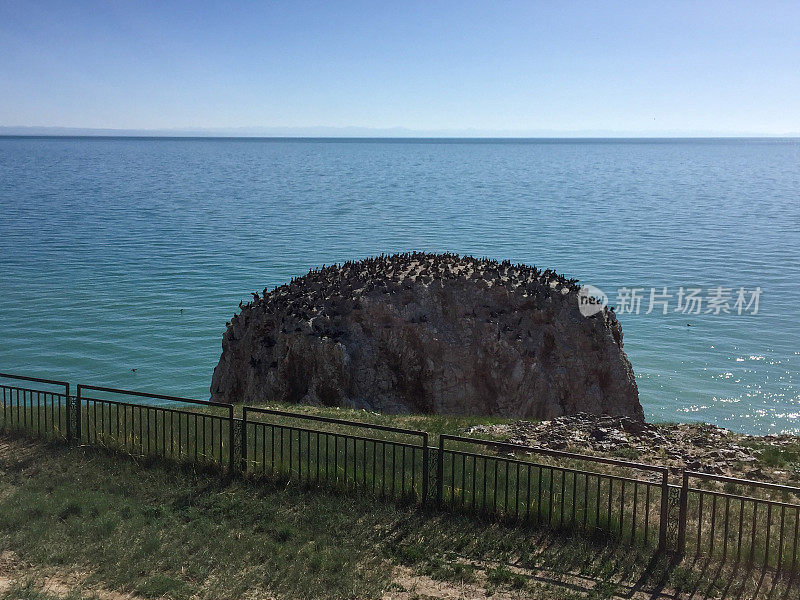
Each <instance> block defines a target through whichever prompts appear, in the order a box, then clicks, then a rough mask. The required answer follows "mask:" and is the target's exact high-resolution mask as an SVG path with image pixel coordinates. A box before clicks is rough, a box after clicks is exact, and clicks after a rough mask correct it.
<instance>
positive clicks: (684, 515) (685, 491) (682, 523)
mask: <svg viewBox="0 0 800 600" xmlns="http://www.w3.org/2000/svg"><path fill="white" fill-rule="evenodd" d="M688 513H689V474H688V473H687V472H686V471H684V472H683V483H682V484H681V498H680V511H679V513H678V548H677V550H678V554H679V555H680V556H683V555H684V554H686V520H687V519H688V518H689V517H688Z"/></svg>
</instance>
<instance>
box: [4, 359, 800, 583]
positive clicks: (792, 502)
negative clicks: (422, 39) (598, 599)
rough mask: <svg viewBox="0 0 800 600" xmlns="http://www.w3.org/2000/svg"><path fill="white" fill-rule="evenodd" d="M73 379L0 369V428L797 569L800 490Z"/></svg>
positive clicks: (721, 558) (716, 557)
mask: <svg viewBox="0 0 800 600" xmlns="http://www.w3.org/2000/svg"><path fill="white" fill-rule="evenodd" d="M70 389H71V387H70V384H69V383H67V382H64V381H55V380H49V379H40V378H35V377H25V376H17V375H9V374H5V373H0V400H1V401H2V415H0V430H4V431H17V432H24V433H27V434H29V435H34V436H36V437H42V438H46V439H63V440H70V441H73V442H79V443H82V444H87V445H99V446H103V447H106V448H110V449H113V450H117V451H120V452H123V453H126V454H131V455H135V456H142V457H154V458H161V459H167V460H175V461H181V462H190V463H196V464H202V465H212V466H215V467H218V468H220V469H222V470H224V471H226V472H229V473H234V472H239V473H241V474H243V475H245V476H248V477H253V478H259V477H266V478H273V479H280V480H291V481H295V482H300V483H302V484H307V485H314V486H320V487H327V488H335V489H338V490H343V491H347V492H355V493H358V494H370V495H374V496H377V497H382V498H386V499H390V500H397V501H407V502H413V503H416V504H419V505H434V504H435V505H436V506H437V507H438V508H440V509H442V510H447V511H461V512H465V513H469V514H477V515H483V516H487V517H491V518H496V519H503V520H506V521H509V522H512V523H524V524H530V525H535V526H541V527H546V528H550V529H554V530H563V531H566V532H572V533H580V534H583V535H587V536H591V537H599V538H601V539H603V540H615V541H619V542H623V543H626V544H643V545H649V546H654V547H657V548H658V549H660V550H672V551H675V552H676V553H678V554H686V555H690V556H692V555H693V556H695V557H705V558H708V559H711V560H715V561H722V562H731V561H733V562H734V564H737V565H738V564H746V565H748V566H750V567H753V566H760V567H763V568H767V569H771V570H773V571H775V572H776V573H778V574H782V575H787V576H788V575H791V576H795V575H797V574H798V569H799V568H800V488H798V487H791V486H785V485H778V484H772V483H762V482H756V481H748V480H743V479H736V478H730V477H722V476H717V475H708V474H703V473H696V472H690V471H687V472H685V473H683V480H682V485H681V486H680V487H678V486H674V485H670V484H669V482H668V471H667V469H666V468H665V467H660V466H654V465H646V464H641V463H635V462H630V461H623V460H616V459H612V458H604V457H595V456H588V455H582V454H576V453H570V452H562V451H558V450H547V449H543V448H534V447H527V446H520V445H516V444H509V443H505V442H497V441H492V440H482V439H474V438H468V437H461V436H453V435H444V434H443V435H440V436H439V444H438V447H430V446H429V443H428V442H429V439H428V434H427V433H425V432H423V431H415V430H410V429H401V428H395V427H387V426H383V425H372V424H368V423H360V422H355V421H349V420H344V419H334V418H327V417H320V416H315V415H304V414H299V413H293V412H288V411H282V410H273V409H268V408H257V407H249V406H245V407H243V408H242V417H241V419H238V418H236V417H235V414H234V407H233V406H232V405H229V404H220V403H215V402H206V401H201V400H192V399H188V398H179V397H175V396H165V395H161V394H151V393H146V392H138V391H131V390H122V389H116V388H108V387H99V386H91V385H78V386H77V388H76V394H75V396H72V395H71V394H70ZM670 492H672V494H671V493H670ZM673 496H677V498H673ZM676 504H677V506H675V505H676ZM676 508H677V511H678V512H677V513H676V514H675V516H674V518H671V517H670V514H671V513H670V511H671V510H673V509H676ZM670 526H672V527H674V528H675V529H677V532H676V531H675V529H670ZM668 530H669V531H668ZM668 532H669V533H670V535H668ZM673 534H674V535H673Z"/></svg>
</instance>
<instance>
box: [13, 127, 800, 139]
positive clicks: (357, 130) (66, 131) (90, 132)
mask: <svg viewBox="0 0 800 600" xmlns="http://www.w3.org/2000/svg"><path fill="white" fill-rule="evenodd" d="M0 135H23V136H122V137H142V136H143V137H296V138H307V137H309V138H319V137H333V138H387V137H388V138H428V137H434V138H615V137H616V138H629V137H632V138H654V137H798V136H800V134H799V133H787V134H785V135H780V136H776V135H769V134H763V133H758V132H731V131H696V130H685V131H677V130H675V131H611V130H606V129H586V130H575V131H565V130H556V129H534V130H528V131H524V130H520V131H509V130H481V129H441V130H419V129H408V128H405V127H391V128H385V129H381V128H371V127H325V126H319V127H233V128H194V129H188V128H187V129H177V128H176V129H102V128H90V127H44V126H37V127H22V126H0Z"/></svg>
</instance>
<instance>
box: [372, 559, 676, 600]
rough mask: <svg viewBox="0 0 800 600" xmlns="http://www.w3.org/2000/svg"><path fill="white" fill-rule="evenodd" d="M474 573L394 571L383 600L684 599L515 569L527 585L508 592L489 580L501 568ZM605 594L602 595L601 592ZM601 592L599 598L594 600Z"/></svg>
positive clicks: (483, 565)
mask: <svg viewBox="0 0 800 600" xmlns="http://www.w3.org/2000/svg"><path fill="white" fill-rule="evenodd" d="M471 565H472V566H473V567H476V570H475V579H474V581H470V582H466V581H462V582H458V581H440V580H437V579H434V578H432V577H429V576H427V575H422V574H419V573H417V572H415V571H414V570H413V569H411V568H408V567H396V568H395V569H394V571H393V584H392V586H391V587H390V589H389V590H388V591H387V592H386V593H385V594H384V595H383V597H382V600H425V599H428V598H431V599H432V598H436V599H439V600H485V599H489V598H491V599H492V600H523V599H526V600H564V599H567V598H569V599H570V600H571V599H573V598H574V599H575V600H578V599H579V598H587V597H588V598H593V597H599V598H626V599H628V600H659V599H664V600H665V599H667V598H669V599H671V600H675V599H678V598H681V597H682V596H680V595H679V594H676V592H674V591H667V590H653V589H648V590H645V589H637V588H636V586H634V585H632V584H630V583H627V584H615V585H614V587H615V588H616V589H615V590H613V591H612V590H609V589H608V584H607V583H606V582H599V581H596V580H592V579H590V578H586V577H580V576H575V575H565V574H563V573H555V572H549V571H547V570H537V571H532V570H528V569H521V568H518V567H515V566H513V565H506V566H505V568H506V569H507V570H508V571H509V572H510V573H513V574H515V575H520V576H522V578H523V579H522V580H523V581H524V582H525V583H524V587H522V589H508V588H505V587H503V586H496V585H492V583H491V582H490V581H489V578H488V577H487V574H488V573H489V570H490V569H494V568H497V566H498V565H494V564H489V563H471ZM603 588H605V591H602V592H601V589H603ZM594 592H598V595H597V596H593V595H592V594H593V593H594Z"/></svg>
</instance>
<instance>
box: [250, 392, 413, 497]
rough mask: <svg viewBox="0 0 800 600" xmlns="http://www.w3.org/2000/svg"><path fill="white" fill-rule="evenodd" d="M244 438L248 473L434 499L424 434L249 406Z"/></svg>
mask: <svg viewBox="0 0 800 600" xmlns="http://www.w3.org/2000/svg"><path fill="white" fill-rule="evenodd" d="M264 419H266V420H264ZM292 423H293V424H292ZM242 440H243V443H242V471H243V472H245V473H248V474H253V475H262V476H270V477H283V478H287V479H293V480H296V481H300V482H303V483H306V484H321V485H325V486H330V487H336V488H341V489H345V490H353V491H357V492H361V493H369V494H372V495H375V496H379V497H383V498H393V499H397V500H401V499H405V500H412V501H417V502H421V503H424V502H425V499H426V498H427V496H428V479H429V476H428V462H429V459H428V452H429V450H428V434H427V433H425V432H422V431H414V430H411V429H400V428H396V427H387V426H383V425H371V424H368V423H358V422H355V421H347V420H343V419H333V418H327V417H319V416H315V415H303V414H298V413H291V412H286V411H281V410H274V409H269V408H254V407H249V406H246V407H244V408H243V409H242Z"/></svg>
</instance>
